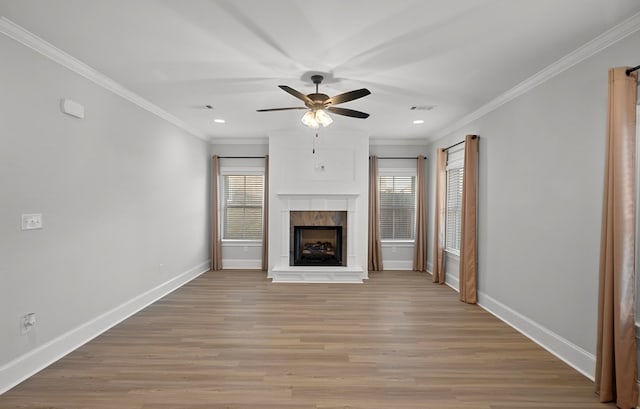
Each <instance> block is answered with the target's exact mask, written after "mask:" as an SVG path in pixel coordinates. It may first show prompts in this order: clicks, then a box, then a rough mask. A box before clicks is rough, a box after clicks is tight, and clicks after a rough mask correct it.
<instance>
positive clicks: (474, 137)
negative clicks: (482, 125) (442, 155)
mask: <svg viewBox="0 0 640 409" xmlns="http://www.w3.org/2000/svg"><path fill="white" fill-rule="evenodd" d="M477 137H478V135H472V136H471V139H476V138H477ZM464 142H465V141H460V142H458V143H454V144H453V145H451V146H447V147H446V148H444V149H442V150H443V151H447V150H449V149H451V148H454V147H456V146H458V145H460V144H463V143H464Z"/></svg>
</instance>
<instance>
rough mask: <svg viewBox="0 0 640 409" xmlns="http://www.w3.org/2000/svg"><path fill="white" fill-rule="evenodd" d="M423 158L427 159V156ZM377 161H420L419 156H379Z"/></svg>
mask: <svg viewBox="0 0 640 409" xmlns="http://www.w3.org/2000/svg"><path fill="white" fill-rule="evenodd" d="M422 156H424V158H425V159H427V156H426V155H422ZM369 157H371V156H369ZM377 159H418V157H417V156H378V157H377Z"/></svg>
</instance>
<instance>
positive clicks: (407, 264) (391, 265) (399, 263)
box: [382, 260, 413, 270]
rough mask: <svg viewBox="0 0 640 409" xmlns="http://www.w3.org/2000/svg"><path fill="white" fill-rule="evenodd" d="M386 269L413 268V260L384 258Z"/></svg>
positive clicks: (384, 267) (383, 263)
mask: <svg viewBox="0 0 640 409" xmlns="http://www.w3.org/2000/svg"><path fill="white" fill-rule="evenodd" d="M382 266H383V269H384V270H413V260H382Z"/></svg>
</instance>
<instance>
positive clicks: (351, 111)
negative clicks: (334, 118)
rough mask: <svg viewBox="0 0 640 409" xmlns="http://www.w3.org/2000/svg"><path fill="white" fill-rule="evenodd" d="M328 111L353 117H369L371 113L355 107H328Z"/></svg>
mask: <svg viewBox="0 0 640 409" xmlns="http://www.w3.org/2000/svg"><path fill="white" fill-rule="evenodd" d="M327 111H330V112H333V113H334V114H338V115H344V116H350V117H352V118H362V119H364V118H369V114H367V113H366V112H360V111H356V110H354V109H347V108H338V107H328V108H327Z"/></svg>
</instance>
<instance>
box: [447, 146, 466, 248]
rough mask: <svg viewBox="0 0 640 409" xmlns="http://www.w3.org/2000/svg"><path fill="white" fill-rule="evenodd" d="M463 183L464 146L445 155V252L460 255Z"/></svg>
mask: <svg viewBox="0 0 640 409" xmlns="http://www.w3.org/2000/svg"><path fill="white" fill-rule="evenodd" d="M463 181H464V144H463V145H461V146H460V147H459V148H458V149H456V150H455V151H449V152H448V153H447V195H446V196H447V197H446V200H447V203H446V211H445V227H444V233H445V246H444V247H445V250H446V251H448V252H450V253H454V254H460V236H461V231H462V184H463Z"/></svg>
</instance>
